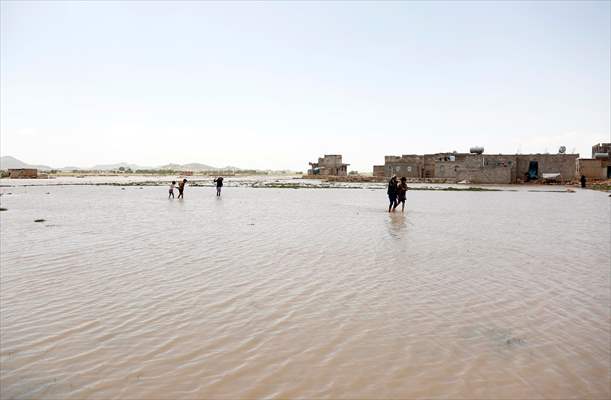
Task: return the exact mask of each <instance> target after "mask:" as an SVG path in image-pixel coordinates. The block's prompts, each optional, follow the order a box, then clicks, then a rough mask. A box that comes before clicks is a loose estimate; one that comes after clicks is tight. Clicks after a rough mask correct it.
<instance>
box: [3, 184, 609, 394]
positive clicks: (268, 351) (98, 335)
mask: <svg viewBox="0 0 611 400" xmlns="http://www.w3.org/2000/svg"><path fill="white" fill-rule="evenodd" d="M0 191H1V192H2V197H0V201H1V205H2V207H5V208H7V209H8V210H7V211H2V212H1V213H0V218H1V220H0V221H1V225H0V226H1V230H0V233H1V236H0V245H1V250H2V251H1V253H0V254H1V257H0V261H1V263H0V278H1V279H0V289H1V290H0V300H1V302H0V344H1V346H0V397H1V398H2V399H12V398H15V399H25V398H27V399H30V398H45V399H49V398H58V399H83V398H92V399H110V398H146V399H170V398H185V399H186V398H189V399H195V398H214V399H237V398H262V397H265V398H330V399H331V398H332V399H339V398H347V399H348V398H349V399H364V398H367V399H369V398H384V399H387V398H401V399H407V398H409V399H412V398H453V399H459V398H464V399H467V398H468V399H475V398H480V399H491V398H498V399H501V398H505V399H518V398H521V399H538V398H550V399H552V398H553V399H558V398H563V399H565V398H579V399H581V398H589V399H608V398H610V397H611V388H610V382H611V379H610V371H611V361H610V360H611V326H610V325H611V316H610V304H611V300H610V259H611V249H610V226H611V224H610V223H611V221H610V205H611V199H610V198H609V197H608V195H607V194H606V193H600V192H593V191H589V190H577V192H576V193H558V192H537V193H533V192H529V191H528V190H527V189H525V188H518V190H517V191H511V192H509V191H508V192H434V191H414V192H409V193H408V205H407V209H406V212H405V213H404V214H401V213H395V214H393V215H389V214H388V213H387V212H385V207H386V205H387V204H386V195H385V191H383V190H371V189H360V190H359V189H353V190H348V189H317V190H314V189H299V190H294V189H293V190H291V189H254V188H241V187H228V188H225V191H224V192H223V196H222V198H221V199H217V198H216V197H215V195H214V193H215V191H214V189H213V188H210V187H187V189H186V192H185V199H184V200H182V201H179V200H168V199H167V198H166V196H167V190H166V188H165V187H127V188H121V187H115V186H36V187H3V188H1V190H0ZM9 193H11V194H9ZM38 218H40V219H45V221H44V222H39V223H36V222H34V220H35V219H38Z"/></svg>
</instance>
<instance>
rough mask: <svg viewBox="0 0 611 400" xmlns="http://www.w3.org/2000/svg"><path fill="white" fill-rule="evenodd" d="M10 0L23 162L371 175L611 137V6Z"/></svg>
mask: <svg viewBox="0 0 611 400" xmlns="http://www.w3.org/2000/svg"><path fill="white" fill-rule="evenodd" d="M0 4H1V6H0V17H1V19H0V22H1V37H0V46H1V47H0V154H1V155H11V156H14V157H17V158H19V159H21V160H22V161H25V162H27V163H30V164H46V165H51V166H54V167H62V166H67V165H70V166H80V167H87V166H91V165H94V164H102V163H116V162H121V161H126V162H131V163H136V164H140V165H146V166H157V165H162V164H166V163H169V162H175V163H189V162H202V163H205V164H210V165H214V166H225V165H233V166H238V167H242V168H261V169H292V170H296V171H305V170H306V169H307V168H308V162H309V161H316V159H317V158H318V157H319V156H321V155H323V154H343V156H344V162H347V163H350V164H351V166H350V170H358V171H362V172H370V171H371V169H372V166H373V165H374V164H383V163H384V156H385V155H400V154H425V153H434V152H442V151H454V150H456V151H458V152H468V151H469V148H470V147H471V146H475V145H480V146H483V147H484V148H485V151H486V153H501V152H502V153H516V152H519V153H537V152H541V153H543V152H550V153H554V152H556V151H557V150H558V147H559V146H561V145H564V146H566V148H567V150H568V151H569V152H571V151H573V150H574V151H575V152H578V153H580V154H581V155H582V156H584V157H590V155H591V154H590V153H591V146H592V145H593V144H594V143H598V142H608V141H611V139H610V136H611V134H610V132H611V128H610V124H611V122H610V120H611V116H610V106H611V105H610V97H611V95H610V91H611V77H610V75H611V65H610V58H611V9H610V5H611V2H609V1H592V2H588V1H579V2H570V1H562V2H553V1H541V2H527V1H517V2H511V1H502V2H485V1H474V2H457V1H450V2H443V1H431V2H417V1H405V2H366V1H359V2H347V1H341V2H316V1H304V2H298V1H286V2H283V1H273V2H254V1H245V2H218V3H217V2H209V1H205V2H204V1H201V2H199V1H185V2H178V1H176V2H164V1H153V2H146V1H134V2H124V1H121V2H119V1H116V2H115V1H64V2H53V1H33V2H27V1H6V0H1V3H0Z"/></svg>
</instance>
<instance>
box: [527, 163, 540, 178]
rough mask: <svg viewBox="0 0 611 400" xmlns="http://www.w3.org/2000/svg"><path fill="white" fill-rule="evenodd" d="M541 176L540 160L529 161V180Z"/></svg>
mask: <svg viewBox="0 0 611 400" xmlns="http://www.w3.org/2000/svg"><path fill="white" fill-rule="evenodd" d="M537 178H539V162H538V161H531V162H530V163H528V180H529V181H530V180H536V179H537Z"/></svg>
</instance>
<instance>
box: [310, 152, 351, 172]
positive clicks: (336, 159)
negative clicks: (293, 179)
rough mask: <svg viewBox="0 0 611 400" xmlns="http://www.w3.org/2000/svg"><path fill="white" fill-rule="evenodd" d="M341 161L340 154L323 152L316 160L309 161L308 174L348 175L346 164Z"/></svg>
mask: <svg viewBox="0 0 611 400" xmlns="http://www.w3.org/2000/svg"><path fill="white" fill-rule="evenodd" d="M349 165H350V164H344V163H343V162H342V156H341V154H325V156H324V157H319V158H318V162H315V163H312V162H311V163H310V166H311V168H310V169H309V170H308V175H324V176H348V166H349Z"/></svg>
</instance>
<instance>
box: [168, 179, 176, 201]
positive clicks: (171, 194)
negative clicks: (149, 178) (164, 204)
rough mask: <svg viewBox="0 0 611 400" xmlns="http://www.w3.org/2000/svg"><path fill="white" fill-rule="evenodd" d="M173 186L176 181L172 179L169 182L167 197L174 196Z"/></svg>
mask: <svg viewBox="0 0 611 400" xmlns="http://www.w3.org/2000/svg"><path fill="white" fill-rule="evenodd" d="M175 187H176V181H172V183H171V184H170V190H169V193H168V199H169V198H170V197H171V198H174V188H175Z"/></svg>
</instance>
